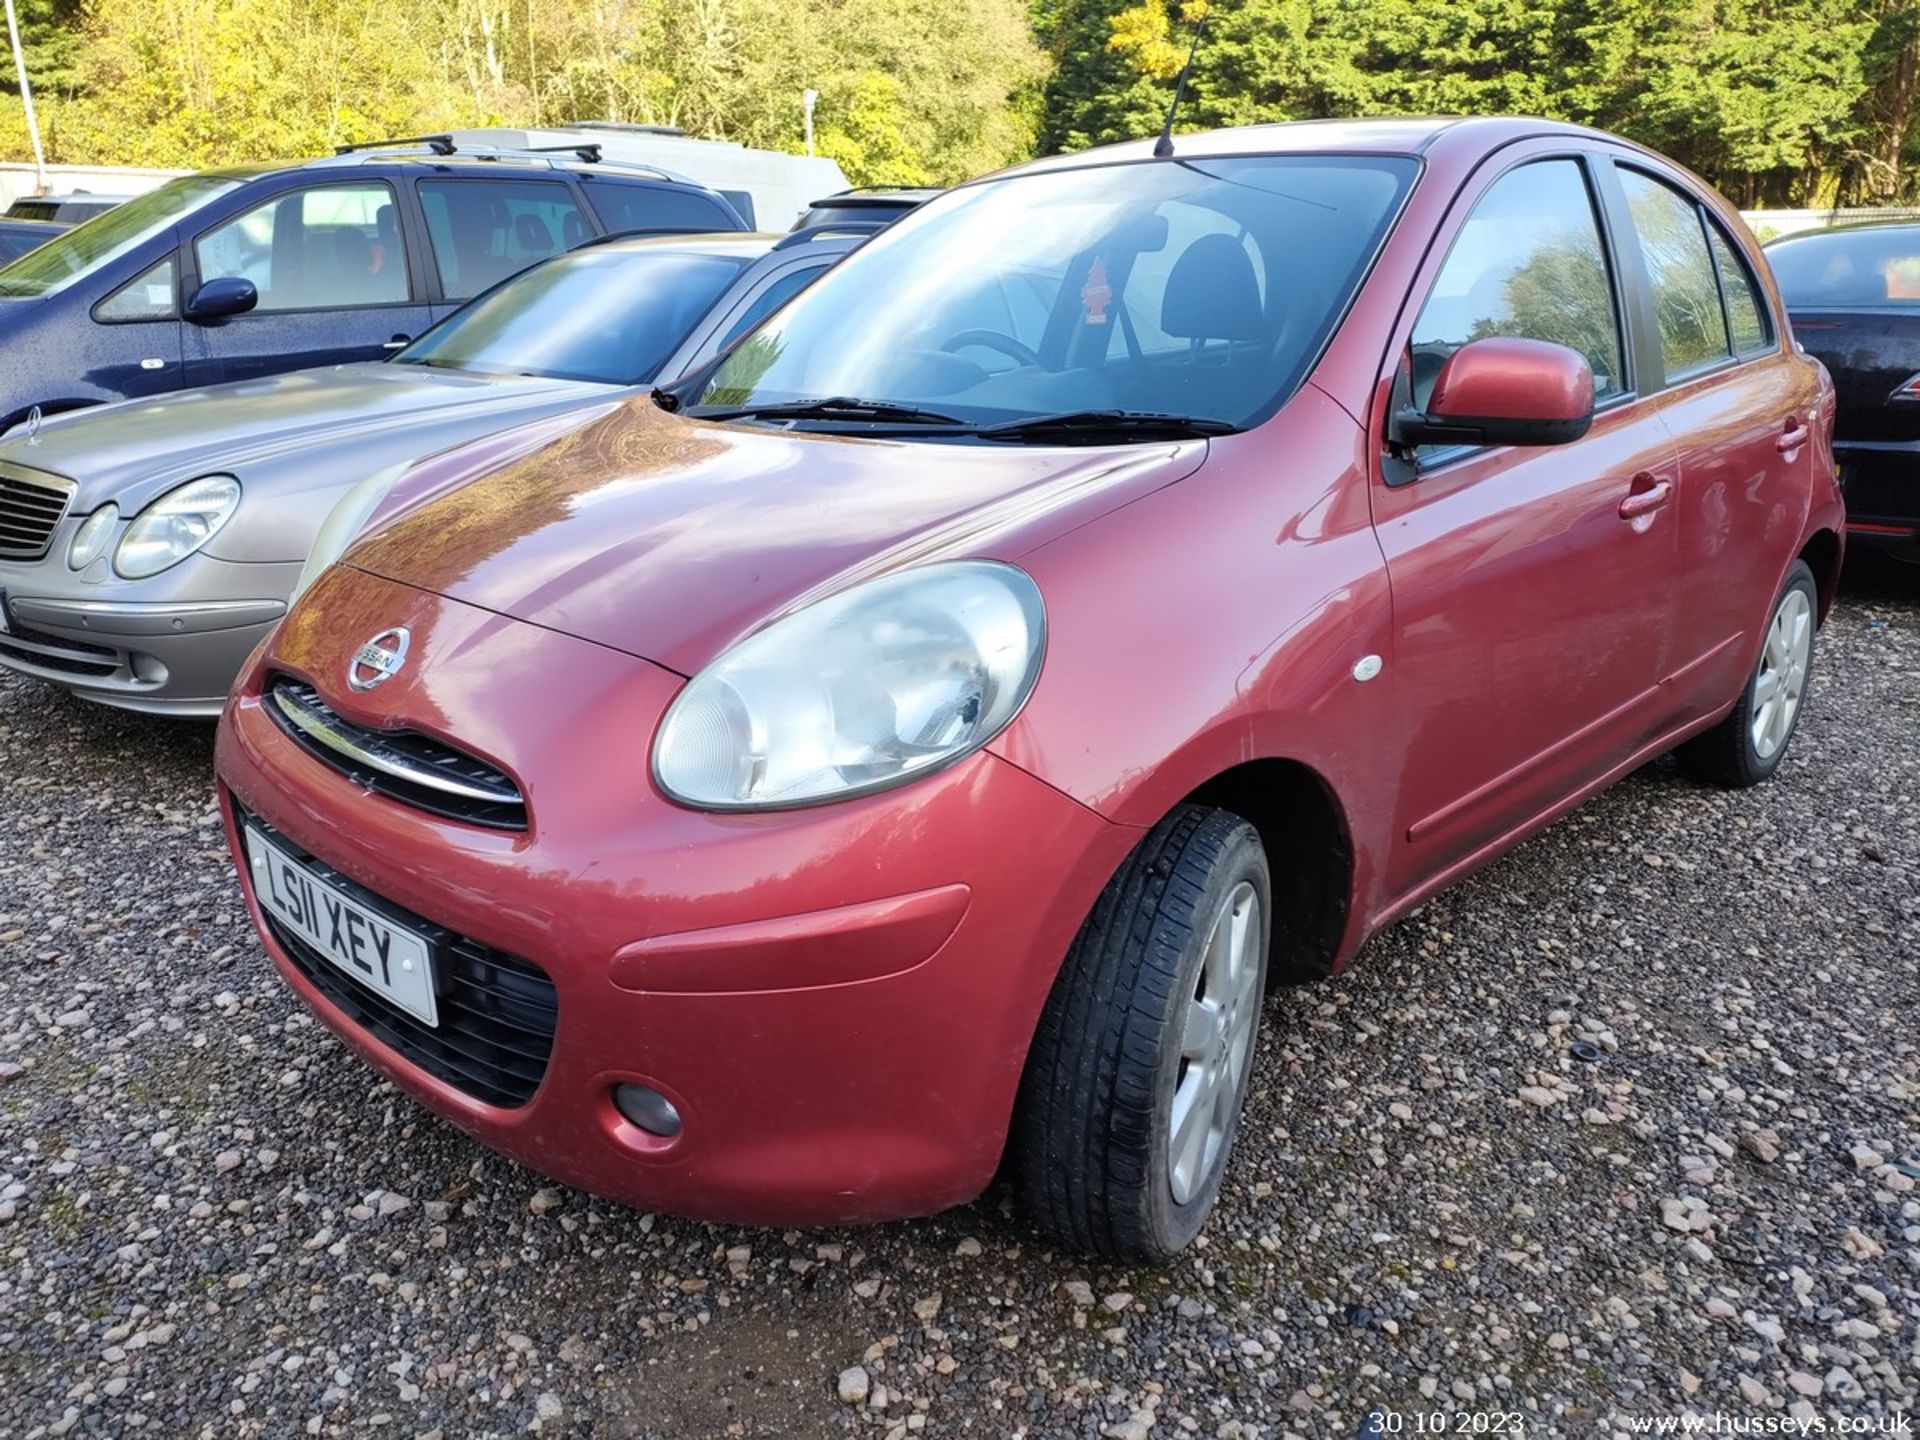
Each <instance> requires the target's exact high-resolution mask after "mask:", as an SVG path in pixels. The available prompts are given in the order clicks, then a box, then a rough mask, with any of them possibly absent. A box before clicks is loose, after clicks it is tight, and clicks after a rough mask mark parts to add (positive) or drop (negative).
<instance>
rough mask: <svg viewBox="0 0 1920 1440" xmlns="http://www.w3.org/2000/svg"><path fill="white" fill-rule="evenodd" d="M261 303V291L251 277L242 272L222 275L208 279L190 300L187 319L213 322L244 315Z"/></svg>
mask: <svg viewBox="0 0 1920 1440" xmlns="http://www.w3.org/2000/svg"><path fill="white" fill-rule="evenodd" d="M259 303H260V292H259V290H257V289H256V288H255V287H254V283H253V281H251V280H248V279H246V278H245V277H243V276H240V275H222V276H219V277H217V278H215V279H212V280H209V281H207V283H206V284H204V285H202V286H201V287H200V288H199V289H198V290H196V291H194V292H193V296H192V298H191V299H189V300H188V301H187V310H186V315H187V319H189V320H191V321H193V322H194V323H196V324H199V325H210V324H212V323H214V322H215V321H218V320H225V319H228V318H230V317H231V316H234V315H244V314H246V313H247V311H249V310H251V309H253V307H254V306H256V305H258V304H259Z"/></svg>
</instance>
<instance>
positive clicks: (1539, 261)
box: [1412, 160, 1626, 409]
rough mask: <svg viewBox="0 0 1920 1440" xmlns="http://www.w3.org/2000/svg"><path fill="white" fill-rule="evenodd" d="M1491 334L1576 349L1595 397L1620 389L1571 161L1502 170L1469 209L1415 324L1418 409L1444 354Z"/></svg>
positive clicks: (1616, 329)
mask: <svg viewBox="0 0 1920 1440" xmlns="http://www.w3.org/2000/svg"><path fill="white" fill-rule="evenodd" d="M1492 335H1518V336H1523V337H1525V338H1526V339H1529V340H1548V341H1551V342H1553V343H1554V344H1556V345H1565V346H1567V347H1568V348H1569V349H1573V350H1578V351H1579V352H1580V353H1581V354H1582V355H1584V356H1586V357H1587V363H1588V364H1589V365H1590V366H1592V367H1593V391H1594V396H1595V398H1597V399H1605V398H1607V397H1608V396H1612V395H1619V394H1621V393H1623V392H1624V390H1625V388H1626V380H1625V377H1624V374H1623V371H1622V366H1621V362H1620V353H1621V350H1620V325H1619V320H1618V318H1617V316H1616V314H1615V309H1614V299H1613V282H1612V279H1611V277H1610V274H1609V271H1608V268H1607V253H1606V247H1605V246H1604V245H1603V244H1602V242H1601V238H1600V222H1599V218H1598V216H1597V214H1596V212H1595V210H1594V205H1593V196H1592V194H1591V192H1590V191H1589V190H1588V188H1587V181H1586V175H1585V172H1584V169H1583V167H1582V166H1581V165H1580V163H1579V162H1578V161H1575V160H1536V161H1534V162H1532V163H1531V164H1527V165H1522V166H1520V167H1519V168H1518V169H1515V170H1510V171H1508V172H1507V173H1506V174H1505V175H1503V176H1501V177H1500V178H1499V179H1498V180H1496V181H1494V183H1493V184H1492V186H1491V187H1489V188H1488V190H1487V193H1486V194H1484V195H1482V196H1481V197H1480V199H1479V201H1478V202H1477V203H1476V204H1475V205H1474V207H1473V213H1472V214H1471V215H1470V216H1469V217H1468V218H1467V222H1466V224H1465V225H1463V226H1461V227H1460V234H1459V235H1458V236H1457V237H1456V238H1455V240H1454V242H1453V247H1452V249H1451V250H1449V251H1448V252H1447V261H1446V264H1445V265H1444V266H1442V267H1441V270H1440V274H1439V277H1438V278H1437V279H1436V280H1435V281H1434V282H1433V289H1432V290H1431V291H1430V292H1429V293H1428V295H1427V300H1426V304H1425V305H1424V306H1423V307H1422V308H1421V311H1420V318H1419V319H1418V320H1416V321H1415V322H1414V327H1413V338H1412V351H1413V354H1412V366H1413V403H1414V406H1415V408H1416V409H1425V408H1426V404H1427V400H1428V398H1429V397H1430V396H1431V395H1432V393H1433V382H1434V381H1435V380H1436V379H1437V378H1438V377H1439V374H1440V367H1441V366H1442V365H1444V364H1445V363H1446V360H1447V357H1448V356H1450V355H1452V354H1453V352H1454V351H1456V350H1458V349H1459V348H1460V347H1461V346H1462V345H1465V344H1466V343H1468V342H1469V341H1471V340H1483V339H1486V338H1487V337H1488V336H1492Z"/></svg>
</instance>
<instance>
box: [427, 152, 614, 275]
mask: <svg viewBox="0 0 1920 1440" xmlns="http://www.w3.org/2000/svg"><path fill="white" fill-rule="evenodd" d="M420 205H421V208H422V209H424V210H425V211H426V212H427V236H428V238H429V239H430V240H431V241H432V243H433V258H434V263H435V264H437V265H438V266H439V267H440V288H441V290H442V292H444V293H445V295H446V297H447V298H448V299H449V300H471V299H472V298H473V297H474V296H476V295H478V294H479V293H480V292H481V291H482V290H485V289H487V288H488V287H489V286H491V285H495V284H497V283H499V282H500V281H502V280H504V279H506V278H507V277H508V276H509V275H517V274H519V273H520V271H522V270H524V269H526V268H527V266H529V265H537V264H538V263H539V262H540V261H542V260H545V259H548V258H550V257H551V256H554V255H558V254H560V253H561V252H562V251H564V250H571V249H573V248H574V247H575V246H576V245H580V244H583V243H584V242H585V241H587V240H589V239H591V238H592V235H593V227H592V226H590V225H589V224H588V223H587V217H586V215H585V214H584V213H583V212H582V211H581V209H580V202H579V201H578V200H576V199H575V198H574V194H573V191H572V190H570V189H569V188H567V186H566V185H565V184H564V183H562V182H560V181H558V180H422V181H421V182H420Z"/></svg>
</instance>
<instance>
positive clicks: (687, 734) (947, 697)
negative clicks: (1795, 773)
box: [653, 560, 1046, 810]
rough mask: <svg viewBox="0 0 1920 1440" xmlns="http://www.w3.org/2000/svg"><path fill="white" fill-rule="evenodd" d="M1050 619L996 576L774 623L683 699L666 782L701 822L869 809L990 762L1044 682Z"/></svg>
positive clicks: (672, 729) (902, 575)
mask: <svg viewBox="0 0 1920 1440" xmlns="http://www.w3.org/2000/svg"><path fill="white" fill-rule="evenodd" d="M1045 639H1046V613H1045V609H1044V607H1043V606H1042V604H1041V601H1040V591H1039V589H1038V588H1037V587H1036V586H1035V585H1034V583H1033V581H1032V580H1031V579H1029V578H1028V577H1027V575H1026V574H1025V573H1024V572H1022V571H1019V570H1016V569H1014V568H1013V567H1012V566H1010V565H1001V564H997V563H994V562H991V561H971V560H969V561H957V562H952V563H947V564H939V565H928V566H925V567H922V568H919V569H914V570H903V571H901V572H899V573H898V574H895V575H889V576H887V577H885V578H884V579H880V580H874V581H871V582H869V583H868V584H865V585H860V586H856V587H855V588H853V589H851V590H847V591H844V592H842V593H841V594H839V595H835V596H832V597H830V598H828V599H826V600H822V601H820V602H819V603H818V604H815V605H811V606H808V607H807V608H806V609H805V610H802V611H800V612H799V613H797V614H794V615H790V616H788V617H787V618H786V619H784V620H780V621H776V622H775V623H774V624H772V625H769V626H768V627H767V628H766V629H764V630H762V631H760V632H759V633H758V634H757V635H752V636H749V637H748V638H747V639H745V640H743V641H741V642H740V644H738V645H736V646H734V648H733V649H732V650H729V651H728V652H727V653H726V654H725V655H723V656H721V657H720V658H719V659H718V660H716V661H714V663H713V664H711V665H709V666H708V667H707V668H706V669H705V670H703V671H701V672H700V674H699V675H698V676H696V677H695V678H694V679H693V681H692V682H691V683H690V684H688V686H687V687H686V688H685V689H684V690H682V691H681V692H680V694H679V695H678V696H677V697H675V699H674V702H673V704H672V705H671V706H669V707H668V710H667V717H666V720H665V721H664V722H663V723H662V725H661V727H660V737H659V739H658V741H657V742H656V743H655V746H654V752H653V771H654V778H655V780H656V781H657V782H658V784H659V786H660V788H661V789H662V790H664V791H665V792H666V793H667V794H668V795H669V796H671V797H672V798H673V799H675V800H678V801H679V802H680V803H682V804H684V805H691V806H693V807H695V808H696V809H701V810H778V809H785V808H788V807H791V806H797V805H810V804H816V803H818V802H820V801H823V800H839V799H844V798H846V797H847V796H850V795H863V794H866V793H867V792H869V791H872V790H880V789H884V788H886V787H887V786H889V785H898V784H902V783H903V782H905V781H908V780H911V779H913V778H914V777H915V776H917V775H923V774H925V773H926V772H928V771H929V770H934V769H937V768H938V767H940V766H942V765H948V764H951V763H952V762H953V761H955V760H958V759H959V758H960V757H961V756H963V755H966V754H969V753H970V752H972V751H974V750H977V749H979V748H980V747H981V746H982V745H984V744H986V743H987V742H988V741H989V740H991V739H993V737H994V736H995V735H997V734H999V733H1000V731H1001V730H1003V729H1004V728H1006V725H1007V723H1008V722H1009V721H1011V720H1012V719H1013V717H1014V716H1015V714H1017V713H1018V712H1019V709H1020V707H1021V705H1022V704H1024V703H1025V702H1026V698H1027V695H1028V694H1029V693H1030V692H1031V691H1032V689H1033V683H1034V680H1035V679H1036V678H1037V677H1038V676H1039V673H1040V658H1041V654H1042V651H1043V650H1044V648H1045Z"/></svg>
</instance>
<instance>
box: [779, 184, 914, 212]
mask: <svg viewBox="0 0 1920 1440" xmlns="http://www.w3.org/2000/svg"><path fill="white" fill-rule="evenodd" d="M939 193H940V187H939V186H937V185H858V186H855V187H854V188H853V189H851V190H842V191H839V192H838V193H837V194H833V195H822V196H821V197H820V198H819V199H818V200H815V201H814V202H812V204H810V205H809V206H808V207H807V208H808V209H810V210H877V209H887V210H891V209H895V208H897V207H899V206H902V205H922V204H925V203H926V202H927V201H929V200H931V199H932V198H933V197H934V196H936V195H938V194H939Z"/></svg>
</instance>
